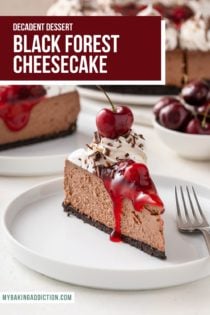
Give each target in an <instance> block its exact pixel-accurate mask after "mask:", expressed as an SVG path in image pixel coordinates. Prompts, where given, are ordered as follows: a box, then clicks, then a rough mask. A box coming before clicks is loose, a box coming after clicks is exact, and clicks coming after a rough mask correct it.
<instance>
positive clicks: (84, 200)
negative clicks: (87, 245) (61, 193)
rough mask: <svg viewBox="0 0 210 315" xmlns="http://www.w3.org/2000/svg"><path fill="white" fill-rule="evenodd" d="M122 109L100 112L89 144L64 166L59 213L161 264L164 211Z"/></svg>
mask: <svg viewBox="0 0 210 315" xmlns="http://www.w3.org/2000/svg"><path fill="white" fill-rule="evenodd" d="M132 123H133V114H132V112H131V110H130V109H129V108H128V107H126V106H118V107H116V106H114V105H113V104H112V110H111V109H106V108H105V109H102V110H101V111H100V112H99V113H98V115H97V117H96V125H97V129H98V130H97V132H95V134H94V138H93V141H92V143H90V144H88V145H87V148H85V149H79V150H77V151H75V152H73V153H72V154H70V155H69V157H68V159H67V160H66V163H65V175H64V177H65V178H64V189H65V200H64V203H63V206H64V210H65V211H66V212H68V213H72V214H73V215H75V216H77V217H78V218H80V219H82V220H83V221H84V222H86V223H89V224H91V225H93V226H95V227H97V228H98V229H100V230H102V231H104V232H107V233H109V234H110V239H111V241H114V242H120V241H123V242H125V243H128V244H130V245H132V246H135V247H137V248H139V249H141V250H143V251H145V252H146V253H148V254H150V255H154V256H156V257H159V258H165V242H164V235H163V219H162V213H163V211H164V205H163V202H162V200H161V199H160V197H159V195H158V193H157V190H156V187H155V185H154V183H153V181H152V179H151V177H150V174H149V170H148V168H147V166H146V154H145V152H144V137H143V135H141V134H137V133H135V132H134V131H133V130H132V129H131V127H132Z"/></svg>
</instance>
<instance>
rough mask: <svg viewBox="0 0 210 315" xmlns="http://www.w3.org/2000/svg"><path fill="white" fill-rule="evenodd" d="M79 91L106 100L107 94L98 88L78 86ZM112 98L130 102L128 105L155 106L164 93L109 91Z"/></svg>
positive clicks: (120, 101) (123, 102) (124, 102)
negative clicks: (140, 93) (144, 93)
mask: <svg viewBox="0 0 210 315" xmlns="http://www.w3.org/2000/svg"><path fill="white" fill-rule="evenodd" d="M78 91H79V92H80V95H81V96H83V97H87V98H90V99H93V100H99V101H105V100H106V98H105V95H104V94H103V93H102V92H100V91H97V90H93V89H88V88H85V87H78ZM108 94H109V96H110V98H111V100H112V101H113V102H114V103H120V104H121V103H122V104H128V105H143V106H144V105H146V106H154V105H155V104H156V103H157V102H158V101H159V100H160V98H161V97H163V96H162V95H156V96H152V95H135V94H124V93H123V94H120V93H114V92H109V93H108Z"/></svg>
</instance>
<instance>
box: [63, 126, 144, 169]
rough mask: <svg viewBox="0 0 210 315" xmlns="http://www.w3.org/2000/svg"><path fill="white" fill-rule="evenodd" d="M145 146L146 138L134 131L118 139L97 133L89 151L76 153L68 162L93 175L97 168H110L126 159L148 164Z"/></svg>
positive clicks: (88, 147)
mask: <svg viewBox="0 0 210 315" xmlns="http://www.w3.org/2000/svg"><path fill="white" fill-rule="evenodd" d="M144 146H145V140H144V137H143V136H142V135H141V134H137V133H135V132H133V131H130V132H129V133H128V134H127V135H125V136H120V137H119V138H117V139H109V138H105V137H100V136H99V134H98V133H97V132H96V133H95V136H94V139H93V141H92V143H91V144H90V145H87V149H79V150H77V151H74V152H73V153H72V154H70V155H69V157H68V160H70V161H71V162H73V163H75V164H77V165H78V166H80V167H82V168H84V169H86V170H87V171H89V172H91V173H92V172H96V171H97V166H100V165H101V166H104V167H109V166H111V165H113V164H115V163H117V162H118V161H120V160H126V159H130V160H133V161H135V162H136V163H143V164H146V161H147V157H146V154H145V152H144Z"/></svg>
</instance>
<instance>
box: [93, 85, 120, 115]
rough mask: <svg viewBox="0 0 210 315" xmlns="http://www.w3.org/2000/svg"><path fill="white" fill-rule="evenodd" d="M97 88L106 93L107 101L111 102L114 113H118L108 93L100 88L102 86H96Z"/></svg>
mask: <svg viewBox="0 0 210 315" xmlns="http://www.w3.org/2000/svg"><path fill="white" fill-rule="evenodd" d="M96 87H97V88H98V89H99V90H100V91H101V92H103V93H104V95H105V96H106V98H107V100H108V101H109V103H110V105H111V106H112V110H113V112H116V108H115V106H114V104H113V103H112V101H111V98H110V97H109V95H108V94H107V92H106V91H105V90H104V89H103V88H102V87H101V86H100V85H96Z"/></svg>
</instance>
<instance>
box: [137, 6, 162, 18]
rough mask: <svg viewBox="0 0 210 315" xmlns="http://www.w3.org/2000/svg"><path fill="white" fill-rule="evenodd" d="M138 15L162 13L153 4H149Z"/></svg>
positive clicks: (158, 14)
mask: <svg viewBox="0 0 210 315" xmlns="http://www.w3.org/2000/svg"><path fill="white" fill-rule="evenodd" d="M138 16H160V13H159V12H158V11H157V10H155V9H154V8H153V6H152V5H148V6H147V7H146V9H144V10H142V11H140V12H139V13H138Z"/></svg>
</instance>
